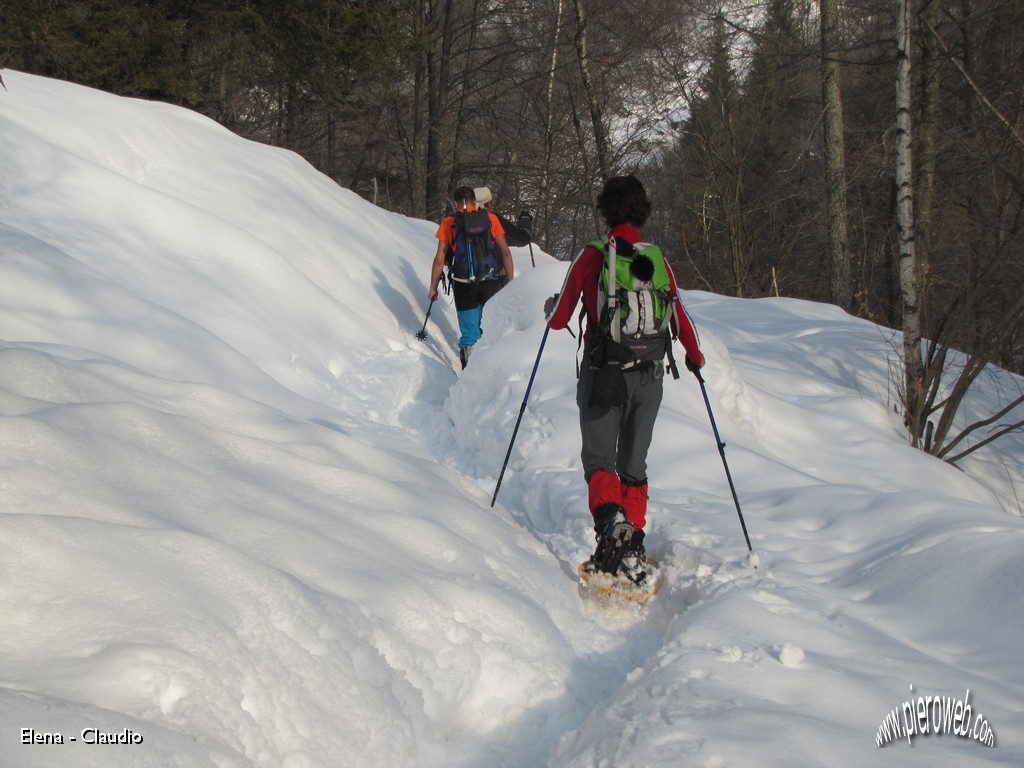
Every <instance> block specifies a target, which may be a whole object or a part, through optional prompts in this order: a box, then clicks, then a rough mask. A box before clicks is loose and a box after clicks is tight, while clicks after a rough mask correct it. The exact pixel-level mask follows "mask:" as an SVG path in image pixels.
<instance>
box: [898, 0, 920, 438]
mask: <svg viewBox="0 0 1024 768" xmlns="http://www.w3.org/2000/svg"><path fill="white" fill-rule="evenodd" d="M912 17H913V10H912V8H911V0H897V4H896V232H897V243H898V249H899V252H898V256H897V259H898V262H897V263H898V271H899V276H900V290H901V292H902V295H903V366H904V371H905V381H904V386H905V389H904V394H903V397H904V403H903V406H904V420H905V422H906V424H907V427H908V429H909V430H910V434H911V438H912V440H913V442H914V445H915V446H918V445H919V444H920V435H921V434H922V424H923V422H924V414H923V413H922V408H923V406H924V402H925V392H924V363H923V360H922V353H921V303H920V282H919V280H918V272H917V258H916V251H915V242H914V163H913V151H912V143H913V121H912V118H911V105H912V88H911V29H912Z"/></svg>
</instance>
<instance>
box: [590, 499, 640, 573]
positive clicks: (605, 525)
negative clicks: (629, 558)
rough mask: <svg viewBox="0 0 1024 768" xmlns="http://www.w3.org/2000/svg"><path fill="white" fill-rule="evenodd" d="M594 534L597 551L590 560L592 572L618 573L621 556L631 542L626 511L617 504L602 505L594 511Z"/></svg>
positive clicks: (631, 531)
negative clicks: (595, 535) (592, 567)
mask: <svg viewBox="0 0 1024 768" xmlns="http://www.w3.org/2000/svg"><path fill="white" fill-rule="evenodd" d="M594 532H595V533H596V534H597V549H596V550H595V551H594V556H593V557H591V558H590V560H591V562H592V563H593V564H594V570H595V571H602V572H604V573H610V574H612V575H614V574H616V573H618V571H619V566H620V565H621V563H622V556H623V555H624V554H625V553H626V550H627V548H628V547H629V545H630V544H631V542H632V541H633V533H634V530H633V524H632V523H631V522H629V521H628V520H626V511H625V510H624V509H623V508H622V507H620V506H619V505H618V504H602V505H601V506H600V507H598V508H597V509H595V510H594Z"/></svg>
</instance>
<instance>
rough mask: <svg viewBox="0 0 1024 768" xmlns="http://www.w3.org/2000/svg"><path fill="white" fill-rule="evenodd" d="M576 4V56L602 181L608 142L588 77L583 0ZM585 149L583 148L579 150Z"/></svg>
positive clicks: (608, 166) (607, 173)
mask: <svg viewBox="0 0 1024 768" xmlns="http://www.w3.org/2000/svg"><path fill="white" fill-rule="evenodd" d="M575 2H576V24H577V27H576V55H577V56H578V57H579V61H580V74H581V75H582V77H583V88H584V89H585V90H586V94H587V105H588V106H589V107H590V121H591V123H592V124H593V126H594V144H595V145H596V147H597V167H598V170H599V171H600V172H601V179H602V181H606V180H607V179H608V178H609V177H610V176H611V164H610V163H609V161H608V140H607V137H606V136H605V132H604V120H603V119H602V115H601V102H600V100H599V99H598V97H597V89H596V88H595V87H594V80H593V78H592V77H591V76H590V61H589V58H588V56H589V54H588V51H587V17H586V13H585V12H584V10H583V0H575ZM581 149H585V148H581Z"/></svg>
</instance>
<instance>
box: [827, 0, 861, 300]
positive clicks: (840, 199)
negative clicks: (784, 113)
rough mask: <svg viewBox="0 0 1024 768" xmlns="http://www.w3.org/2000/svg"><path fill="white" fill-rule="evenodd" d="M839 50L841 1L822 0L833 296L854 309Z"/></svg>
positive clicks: (829, 233) (829, 234)
mask: <svg viewBox="0 0 1024 768" xmlns="http://www.w3.org/2000/svg"><path fill="white" fill-rule="evenodd" d="M839 49H840V41H839V0H821V90H822V96H823V99H824V116H823V124H824V131H825V138H824V142H825V152H824V155H825V199H826V205H827V208H828V214H827V217H828V226H827V230H828V264H829V297H830V299H831V301H832V303H833V304H836V305H838V306H840V307H842V308H843V309H846V310H850V309H852V308H853V288H852V280H851V276H850V251H849V238H848V235H847V215H848V214H847V207H846V151H845V139H844V127H843V96H842V88H841V86H840V80H839V76H840V67H839Z"/></svg>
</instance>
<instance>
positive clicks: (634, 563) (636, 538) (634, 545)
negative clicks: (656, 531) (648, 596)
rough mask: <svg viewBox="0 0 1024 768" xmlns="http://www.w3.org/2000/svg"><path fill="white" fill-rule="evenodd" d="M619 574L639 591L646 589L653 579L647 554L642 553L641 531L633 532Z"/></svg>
mask: <svg viewBox="0 0 1024 768" xmlns="http://www.w3.org/2000/svg"><path fill="white" fill-rule="evenodd" d="M619 573H620V574H622V575H623V576H625V577H626V578H627V579H629V580H630V581H631V582H633V583H634V584H636V585H637V586H638V587H640V588H641V589H643V588H646V586H647V584H648V582H649V581H650V580H651V579H652V578H653V573H652V569H651V567H650V565H649V564H648V562H647V553H646V552H645V551H644V532H643V531H633V537H632V538H631V539H630V541H629V544H628V545H627V546H626V547H625V552H623V555H622V562H621V563H620V565H619Z"/></svg>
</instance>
